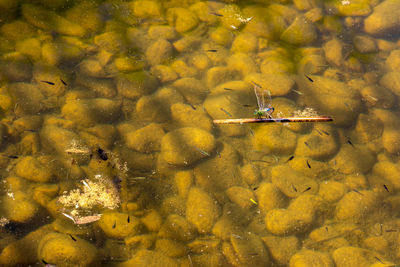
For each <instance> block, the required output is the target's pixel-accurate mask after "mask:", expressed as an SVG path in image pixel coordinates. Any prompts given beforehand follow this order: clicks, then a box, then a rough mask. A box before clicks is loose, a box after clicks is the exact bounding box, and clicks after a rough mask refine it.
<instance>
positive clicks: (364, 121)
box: [355, 114, 383, 143]
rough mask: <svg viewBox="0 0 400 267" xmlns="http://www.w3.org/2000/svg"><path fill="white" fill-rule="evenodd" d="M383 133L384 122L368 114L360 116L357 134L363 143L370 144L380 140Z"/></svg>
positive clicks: (356, 129)
mask: <svg viewBox="0 0 400 267" xmlns="http://www.w3.org/2000/svg"><path fill="white" fill-rule="evenodd" d="M382 132H383V124H382V122H381V121H380V120H379V119H377V118H375V117H373V116H371V115H367V114H360V115H359V116H358V120H357V124H356V128H355V133H356V137H357V139H358V140H359V141H360V142H362V143H368V142H371V141H372V140H375V139H377V138H379V137H380V136H381V135H382Z"/></svg>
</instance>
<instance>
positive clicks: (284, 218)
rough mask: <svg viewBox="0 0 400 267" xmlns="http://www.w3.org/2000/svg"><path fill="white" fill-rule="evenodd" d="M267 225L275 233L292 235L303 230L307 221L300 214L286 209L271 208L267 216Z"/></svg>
mask: <svg viewBox="0 0 400 267" xmlns="http://www.w3.org/2000/svg"><path fill="white" fill-rule="evenodd" d="M265 225H266V228H267V230H268V231H270V232H271V233H273V234H275V235H290V234H293V233H298V232H302V231H304V228H305V223H304V222H303V221H302V220H301V219H300V218H299V217H298V214H297V213H296V212H294V211H291V210H286V209H273V210H270V211H269V212H268V213H267V215H266V216H265Z"/></svg>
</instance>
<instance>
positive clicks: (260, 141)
mask: <svg viewBox="0 0 400 267" xmlns="http://www.w3.org/2000/svg"><path fill="white" fill-rule="evenodd" d="M252 142H253V148H254V150H261V151H268V152H271V153H278V154H291V153H292V152H293V151H294V149H295V147H296V134H294V133H293V132H292V131H290V130H288V129H287V128H286V127H284V126H282V125H262V126H260V127H257V128H256V129H255V130H254V138H253V140H252Z"/></svg>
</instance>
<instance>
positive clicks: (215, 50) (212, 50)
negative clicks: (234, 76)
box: [206, 49, 218, 52]
mask: <svg viewBox="0 0 400 267" xmlns="http://www.w3.org/2000/svg"><path fill="white" fill-rule="evenodd" d="M217 51H218V50H217V49H208V50H206V52H217Z"/></svg>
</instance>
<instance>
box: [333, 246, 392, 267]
mask: <svg viewBox="0 0 400 267" xmlns="http://www.w3.org/2000/svg"><path fill="white" fill-rule="evenodd" d="M332 258H333V260H334V262H335V265H336V266H342V267H351V266H373V265H372V264H373V263H375V262H377V261H378V260H377V259H376V258H377V257H376V252H374V251H371V250H368V249H363V248H359V247H351V246H342V247H340V248H338V249H336V250H335V251H333V253H332ZM385 262H387V261H385ZM379 264H381V263H379Z"/></svg>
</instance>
